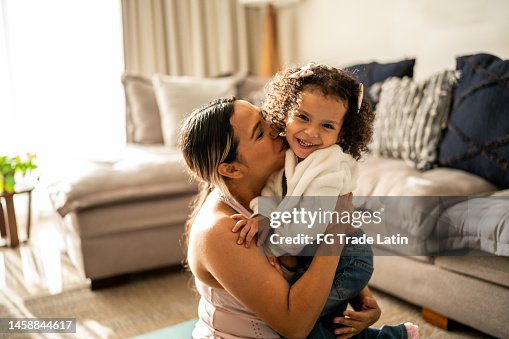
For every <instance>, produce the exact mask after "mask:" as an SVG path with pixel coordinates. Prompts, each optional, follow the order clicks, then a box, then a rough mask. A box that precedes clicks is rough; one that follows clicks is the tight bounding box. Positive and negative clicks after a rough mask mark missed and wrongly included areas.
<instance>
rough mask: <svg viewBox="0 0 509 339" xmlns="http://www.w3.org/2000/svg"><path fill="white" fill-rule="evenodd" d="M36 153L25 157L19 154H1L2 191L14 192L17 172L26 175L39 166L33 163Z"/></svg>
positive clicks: (0, 184)
mask: <svg viewBox="0 0 509 339" xmlns="http://www.w3.org/2000/svg"><path fill="white" fill-rule="evenodd" d="M34 159H35V154H29V153H28V154H27V155H26V157H25V158H21V157H20V156H19V155H17V156H14V157H11V156H8V155H3V156H0V192H6V193H13V192H14V187H15V185H16V174H18V173H19V174H20V175H21V176H22V177H24V176H25V175H26V174H27V173H29V172H31V171H32V170H34V169H36V168H37V165H35V164H34V163H33V160H34Z"/></svg>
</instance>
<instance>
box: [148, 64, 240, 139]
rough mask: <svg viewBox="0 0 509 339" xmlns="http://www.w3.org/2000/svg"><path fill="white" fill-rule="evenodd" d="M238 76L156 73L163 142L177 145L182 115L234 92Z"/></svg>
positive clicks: (155, 84) (156, 91) (155, 89)
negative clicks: (209, 76)
mask: <svg viewBox="0 0 509 339" xmlns="http://www.w3.org/2000/svg"><path fill="white" fill-rule="evenodd" d="M237 82H238V78H236V77H227V78H197V77H188V76H169V75H162V74H155V75H153V76H152V85H153V86H154V92H155V95H156V99H157V105H158V106H159V113H160V114H161V127H162V130H163V139H164V144H165V145H166V146H176V145H177V136H178V131H179V127H180V124H181V122H182V119H183V117H184V116H185V115H186V114H188V113H190V112H192V111H193V110H194V109H196V108H198V107H200V106H202V105H205V104H206V103H208V102H209V101H211V100H214V99H217V98H221V97H228V96H233V95H236V85H237Z"/></svg>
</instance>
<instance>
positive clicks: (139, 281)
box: [0, 270, 488, 339]
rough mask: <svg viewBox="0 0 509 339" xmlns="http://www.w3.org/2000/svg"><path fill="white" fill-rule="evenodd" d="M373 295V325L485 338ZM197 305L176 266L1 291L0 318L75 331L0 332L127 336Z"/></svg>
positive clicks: (185, 315)
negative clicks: (56, 288)
mask: <svg viewBox="0 0 509 339" xmlns="http://www.w3.org/2000/svg"><path fill="white" fill-rule="evenodd" d="M373 294H374V295H375V297H376V298H377V301H378V303H379V305H380V307H381V308H382V311H383V312H382V317H381V318H380V320H379V322H378V323H377V324H376V326H377V327H379V326H381V325H383V324H390V325H394V324H398V323H401V322H405V321H411V322H413V323H415V324H417V325H419V327H420V333H421V338H488V336H486V335H483V334H482V333H479V332H477V331H475V330H472V329H469V328H465V327H461V326H460V327H458V328H455V329H453V330H452V331H443V330H441V329H438V328H436V327H434V326H432V325H430V324H428V323H426V322H425V321H424V320H423V319H422V318H421V316H420V308H418V307H415V306H413V305H410V304H408V303H405V302H403V301H400V300H398V299H395V298H393V297H391V296H389V295H387V294H384V293H382V292H379V291H373ZM197 306H198V298H197V294H196V293H195V291H194V289H193V287H192V284H191V276H190V275H189V274H188V273H182V272H180V271H175V270H171V271H164V270H163V271H158V272H152V273H150V274H143V275H138V276H135V277H134V278H132V279H131V280H130V281H129V282H127V283H125V284H123V285H119V286H116V287H109V288H105V289H102V290H98V291H91V290H90V289H89V288H80V289H76V290H72V291H68V292H64V293H61V294H57V295H51V296H43V297H36V298H31V299H27V300H21V299H19V298H17V297H15V296H12V295H7V294H6V293H5V291H2V290H0V316H1V317H47V318H48V317H72V318H76V323H77V326H76V328H77V332H76V333H75V334H45V335H40V334H39V335H37V334H16V335H8V336H7V335H6V334H0V338H4V337H5V338H7V337H8V338H41V337H42V338H101V339H102V338H130V337H135V336H139V335H142V334H146V333H149V332H153V331H157V330H161V329H164V328H166V327H168V326H172V325H175V324H179V323H184V322H186V321H188V320H190V319H193V318H196V316H197Z"/></svg>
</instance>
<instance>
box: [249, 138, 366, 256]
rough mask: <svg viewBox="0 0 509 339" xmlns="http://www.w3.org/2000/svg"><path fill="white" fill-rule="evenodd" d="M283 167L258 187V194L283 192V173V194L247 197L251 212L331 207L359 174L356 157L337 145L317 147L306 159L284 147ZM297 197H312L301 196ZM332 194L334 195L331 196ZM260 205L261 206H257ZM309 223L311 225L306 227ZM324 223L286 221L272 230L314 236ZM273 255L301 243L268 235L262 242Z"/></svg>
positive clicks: (353, 185)
mask: <svg viewBox="0 0 509 339" xmlns="http://www.w3.org/2000/svg"><path fill="white" fill-rule="evenodd" d="M285 156H286V158H285V167H284V169H282V170H280V171H278V172H276V173H274V174H272V175H271V176H270V177H269V179H268V180H267V183H266V184H265V187H264V188H263V190H262V197H282V196H283V175H285V177H286V182H287V191H286V196H285V197H284V198H283V199H282V200H281V201H278V200H277V199H263V202H262V203H261V205H260V202H259V198H255V199H253V200H251V202H250V204H249V206H250V208H251V209H252V210H253V212H254V213H258V214H262V215H265V216H266V217H270V212H272V211H292V210H294V209H297V210H301V208H304V210H305V211H334V209H335V206H336V202H337V197H338V196H340V195H344V194H347V193H350V192H352V191H353V190H354V189H355V188H356V185H357V178H358V176H359V170H358V164H357V161H356V160H355V159H354V158H353V157H352V156H351V155H349V154H346V153H345V152H343V150H342V149H341V147H339V146H338V145H332V146H330V147H327V148H323V149H319V150H316V151H314V152H313V153H311V154H310V155H309V156H308V157H307V158H306V159H304V160H302V161H301V162H298V159H297V156H296V155H295V153H293V151H292V150H291V149H289V150H287V151H286V155H285ZM301 197H313V199H305V200H304V201H303V200H302V199H301ZM330 197H335V198H336V199H331V198H330ZM260 209H261V210H260ZM310 225H312V227H309V226H310ZM327 225H328V223H325V222H322V223H318V222H314V223H312V224H311V223H307V224H304V223H289V224H282V226H280V227H278V228H275V229H274V233H275V234H277V235H279V236H282V237H295V236H298V235H300V234H306V235H309V236H310V237H312V239H313V240H314V239H315V237H316V235H317V234H319V233H324V232H325V230H326V228H327ZM265 244H266V245H267V246H268V248H269V249H270V250H271V251H272V253H273V254H274V255H276V256H281V255H285V254H290V255H297V254H298V253H299V252H300V251H301V250H302V249H303V248H304V246H305V245H300V244H292V245H288V244H274V243H272V242H271V241H269V239H267V241H266V242H265Z"/></svg>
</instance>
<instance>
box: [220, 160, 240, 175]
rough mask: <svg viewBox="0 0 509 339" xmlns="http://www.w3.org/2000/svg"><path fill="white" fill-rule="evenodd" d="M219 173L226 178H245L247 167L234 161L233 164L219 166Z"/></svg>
mask: <svg viewBox="0 0 509 339" xmlns="http://www.w3.org/2000/svg"><path fill="white" fill-rule="evenodd" d="M217 172H218V173H219V174H221V175H222V176H224V177H227V178H231V179H238V178H242V177H243V176H244V173H245V172H246V171H245V166H244V165H242V164H240V163H238V162H236V161H234V162H232V163H226V162H222V163H220V164H219V166H217Z"/></svg>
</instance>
